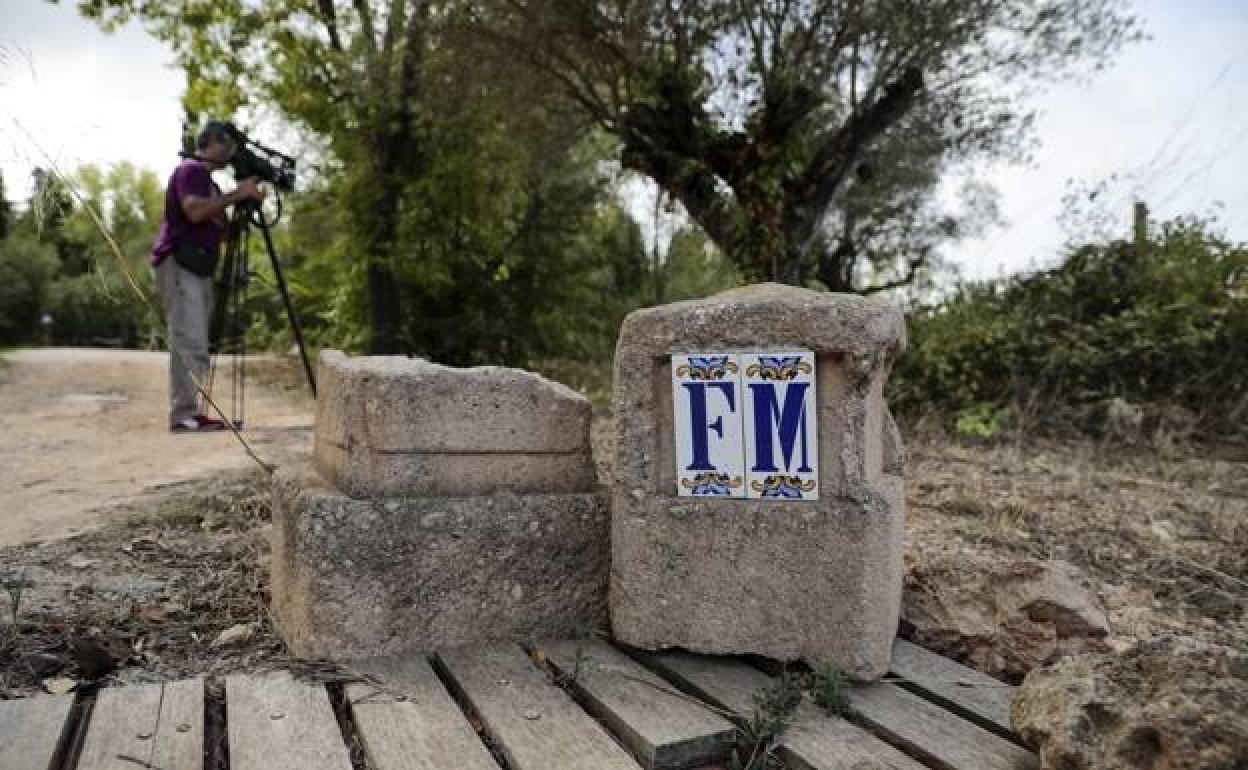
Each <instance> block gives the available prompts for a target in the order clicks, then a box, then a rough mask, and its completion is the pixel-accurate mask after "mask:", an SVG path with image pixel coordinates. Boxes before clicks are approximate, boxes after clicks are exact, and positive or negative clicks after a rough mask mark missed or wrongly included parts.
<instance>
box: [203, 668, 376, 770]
mask: <svg viewBox="0 0 1248 770" xmlns="http://www.w3.org/2000/svg"><path fill="white" fill-rule="evenodd" d="M225 719H226V727H227V732H228V733H229V739H230V770H351V756H350V754H349V753H348V752H347V747H346V744H345V743H343V740H342V731H341V730H340V729H339V728H338V720H337V718H336V717H335V716H334V710H333V707H332V706H330V703H329V695H328V694H326V692H325V688H324V687H322V686H320V685H314V684H306V683H304V682H298V681H295V679H294V678H293V677H291V675H290V674H289V673H288V672H281V673H278V674H269V675H266V676H260V677H254V676H231V677H228V678H226V680H225Z"/></svg>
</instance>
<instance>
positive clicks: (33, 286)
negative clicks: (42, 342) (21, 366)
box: [0, 233, 57, 345]
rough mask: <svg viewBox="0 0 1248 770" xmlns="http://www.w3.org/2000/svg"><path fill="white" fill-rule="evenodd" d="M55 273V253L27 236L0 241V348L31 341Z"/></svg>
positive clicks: (29, 235) (19, 235) (27, 234)
mask: <svg viewBox="0 0 1248 770" xmlns="http://www.w3.org/2000/svg"><path fill="white" fill-rule="evenodd" d="M56 270H57V260H56V252H55V251H54V250H53V248H52V247H51V246H49V245H48V244H45V243H40V242H39V240H38V239H37V238H35V237H33V236H32V235H31V234H29V233H15V234H13V235H10V236H9V237H8V238H5V239H3V240H0V345H19V344H22V343H26V342H29V341H30V340H32V339H34V338H35V334H36V330H37V329H38V326H39V316H40V314H41V311H42V310H43V308H44V307H45V303H46V301H47V295H48V288H49V284H50V283H51V281H52V278H53V276H54V275H55V274H56Z"/></svg>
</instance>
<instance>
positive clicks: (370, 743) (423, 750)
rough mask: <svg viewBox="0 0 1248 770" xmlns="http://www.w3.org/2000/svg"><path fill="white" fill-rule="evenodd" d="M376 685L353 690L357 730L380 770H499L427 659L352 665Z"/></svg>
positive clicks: (351, 701) (349, 693) (373, 764)
mask: <svg viewBox="0 0 1248 770" xmlns="http://www.w3.org/2000/svg"><path fill="white" fill-rule="evenodd" d="M349 668H350V669H351V671H352V672H354V673H358V674H361V675H364V676H368V677H370V678H371V679H373V680H374V682H375V684H374V683H373V682H368V683H356V684H349V685H347V702H348V703H349V704H350V706H351V713H352V715H353V718H354V720H355V727H356V731H357V732H358V733H359V736H360V741H361V743H362V744H363V745H364V752H365V753H366V754H367V755H368V760H369V763H370V766H371V767H373V768H374V769H375V770H498V765H497V764H496V763H495V762H494V759H493V758H492V757H491V756H490V752H489V751H487V750H486V748H485V745H484V744H483V743H482V742H481V739H480V737H478V736H477V734H476V732H475V731H474V730H473V729H472V727H471V726H470V725H469V724H468V719H467V718H466V717H465V716H464V715H463V713H462V712H461V711H460V710H459V706H458V705H456V703H455V701H454V700H452V699H451V696H450V695H449V694H448V693H447V692H446V689H445V688H444V687H443V686H442V683H441V682H439V681H438V677H437V675H436V674H434V673H433V669H432V668H431V667H430V666H429V662H428V661H427V660H425V659H424V658H423V657H414V656H412V657H402V658H374V659H372V660H365V661H357V662H354V663H351V664H350V665H349Z"/></svg>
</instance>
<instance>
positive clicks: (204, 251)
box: [152, 121, 264, 433]
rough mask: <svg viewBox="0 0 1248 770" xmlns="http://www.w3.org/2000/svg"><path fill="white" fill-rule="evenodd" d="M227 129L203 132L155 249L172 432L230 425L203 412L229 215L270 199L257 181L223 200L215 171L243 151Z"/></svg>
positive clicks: (173, 193)
mask: <svg viewBox="0 0 1248 770" xmlns="http://www.w3.org/2000/svg"><path fill="white" fill-rule="evenodd" d="M236 149H237V148H236V146H235V144H234V139H233V138H232V136H231V134H230V131H229V130H228V127H227V125H226V124H225V123H219V122H216V121H212V122H209V123H208V124H207V125H205V126H204V128H203V130H202V131H200V133H199V137H198V139H197V141H196V153H195V156H194V157H191V158H187V159H186V160H184V161H183V162H182V164H181V165H179V166H178V167H177V169H175V170H174V172H173V174H172V175H171V176H170V177H169V185H168V187H166V188H165V214H164V217H163V218H162V219H161V222H160V231H159V233H158V234H157V236H156V242H155V244H154V245H153V246H152V267H153V268H154V269H155V271H156V284H157V286H158V287H159V290H160V298H161V303H162V304H163V305H164V309H165V320H166V328H167V329H168V341H169V400H170V412H169V429H170V430H171V431H173V432H175V433H192V432H200V431H216V430H224V429H225V427H226V426H225V423H223V422H222V421H221V420H217V419H213V418H211V417H208V416H206V415H204V414H202V413H201V412H200V408H199V391H198V389H197V388H196V383H203V382H204V377H205V376H206V375H207V373H208V364H209V356H208V324H209V322H210V319H211V316H212V276H213V272H214V270H215V268H216V264H217V259H218V257H219V255H220V253H221V240H222V236H223V235H224V233H225V227H226V209H227V208H228V207H230V206H232V205H234V204H235V203H240V202H242V201H247V200H254V201H260V200H263V199H264V192H263V190H261V189H260V188H259V187H257V186H256V180H255V179H245V180H243V181H242V182H239V184H238V187H237V188H235V189H234V191H233V192H231V193H228V194H226V195H222V194H221V190H220V188H218V187H217V185H216V184H215V183H214V182H213V181H212V172H213V171H215V170H217V169H222V168H225V166H226V164H227V163H229V160H230V158H231V157H232V156H233V155H234V151H235V150H236Z"/></svg>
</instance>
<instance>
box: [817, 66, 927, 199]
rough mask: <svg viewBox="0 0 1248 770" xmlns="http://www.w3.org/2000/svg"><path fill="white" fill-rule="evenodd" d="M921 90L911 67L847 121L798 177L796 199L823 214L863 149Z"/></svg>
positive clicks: (917, 73) (918, 77) (916, 72)
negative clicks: (877, 97)
mask: <svg viewBox="0 0 1248 770" xmlns="http://www.w3.org/2000/svg"><path fill="white" fill-rule="evenodd" d="M922 88H923V74H922V73H921V72H920V71H919V70H918V69H916V68H914V67H911V68H908V69H907V70H906V71H905V72H903V73H902V75H901V77H899V78H898V79H897V80H895V81H893V82H892V83H890V84H889V85H888V86H887V87H886V88H885V89H884V93H883V94H882V95H881V96H880V98H879V99H877V100H876V101H875V102H874V103H872V104H871V105H870V106H869V107H867V108H865V109H863V110H861V111H859V112H858V113H856V114H855V115H853V116H852V117H851V118H850V119H849V120H848V121H846V123H845V125H844V126H842V127H841V129H840V130H839V131H837V132H836V133H835V134H833V135H832V136H831V137H830V138H829V139H828V141H826V142H825V143H824V144H823V146H822V147H820V148H819V150H818V152H816V153H815V157H814V159H813V160H812V161H811V162H810V164H809V165H808V166H807V169H806V171H805V172H804V173H803V174H802V175H801V176H800V177H799V178H798V181H797V183H796V186H795V187H796V189H795V190H794V192H796V193H797V197H798V199H799V200H802V201H803V202H804V204H805V206H806V207H808V208H813V209H814V210H816V211H819V212H821V211H823V210H824V209H825V208H826V207H827V205H828V203H829V202H830V201H831V199H832V197H833V196H834V195H835V194H836V191H837V190H838V189H840V187H841V184H842V182H844V180H845V177H846V175H847V174H848V173H849V170H850V169H851V167H852V166H853V164H854V162H855V161H856V160H857V158H858V155H859V154H860V153H861V152H862V150H863V148H864V147H866V146H867V145H868V144H870V143H871V142H872V141H874V140H875V139H876V138H877V137H879V135H880V134H882V133H884V132H885V131H887V130H888V129H889V128H890V127H891V126H892V125H893V124H894V123H895V122H896V121H897V120H898V119H899V118H900V117H901V116H902V115H904V114H905V113H906V110H908V109H909V107H910V105H911V103H912V102H913V101H914V98H915V97H916V96H917V95H918V93H919V91H920V90H922Z"/></svg>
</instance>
